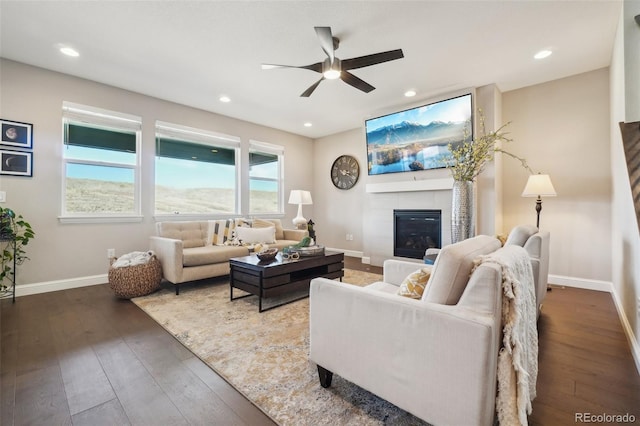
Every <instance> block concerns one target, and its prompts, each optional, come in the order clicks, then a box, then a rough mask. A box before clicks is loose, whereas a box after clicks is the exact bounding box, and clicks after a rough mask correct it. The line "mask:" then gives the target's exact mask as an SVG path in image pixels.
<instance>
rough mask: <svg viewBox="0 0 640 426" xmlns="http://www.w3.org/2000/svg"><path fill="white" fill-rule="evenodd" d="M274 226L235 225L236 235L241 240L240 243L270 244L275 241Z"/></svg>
mask: <svg viewBox="0 0 640 426" xmlns="http://www.w3.org/2000/svg"><path fill="white" fill-rule="evenodd" d="M275 235H276V228H275V226H270V227H269V228H245V227H242V226H241V227H236V237H237V238H238V240H240V241H242V244H254V243H267V244H272V243H275V242H276V238H275Z"/></svg>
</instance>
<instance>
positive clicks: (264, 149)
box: [247, 139, 284, 217]
mask: <svg viewBox="0 0 640 426" xmlns="http://www.w3.org/2000/svg"><path fill="white" fill-rule="evenodd" d="M251 153H261V154H269V155H276V156H277V157H278V172H277V177H276V178H266V177H255V178H254V177H251ZM247 177H248V182H247V199H248V204H249V209H248V210H249V215H251V216H261V217H274V216H282V215H284V147H283V146H281V145H276V144H272V143H268V142H261V141H257V140H253V139H250V140H249V173H248V174H247ZM253 180H256V181H261V182H276V184H277V185H278V195H277V197H278V208H277V211H275V212H254V211H253V209H252V206H251V182H252V181H253Z"/></svg>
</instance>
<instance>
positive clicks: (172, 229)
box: [149, 219, 308, 295]
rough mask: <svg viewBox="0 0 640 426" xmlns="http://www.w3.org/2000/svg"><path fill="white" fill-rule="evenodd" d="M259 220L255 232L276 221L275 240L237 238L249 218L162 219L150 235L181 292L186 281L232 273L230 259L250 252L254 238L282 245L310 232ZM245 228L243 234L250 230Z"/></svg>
mask: <svg viewBox="0 0 640 426" xmlns="http://www.w3.org/2000/svg"><path fill="white" fill-rule="evenodd" d="M257 222H258V221H256V223H257ZM259 222H260V226H259V228H262V229H256V231H255V235H263V234H264V231H265V229H264V228H265V227H269V226H268V225H269V224H272V225H273V228H274V229H273V234H272V235H273V238H274V240H272V241H259V240H258V241H238V239H237V238H234V235H235V233H236V229H235V227H236V226H242V227H243V228H248V227H250V225H251V224H252V221H250V220H245V219H230V220H209V221H207V220H203V221H171V222H158V223H157V224H156V231H157V235H156V236H152V237H150V242H149V243H150V248H151V250H153V251H154V252H155V254H156V256H157V257H158V259H159V260H160V262H161V264H162V274H163V277H164V279H166V280H167V281H169V282H171V283H173V284H174V285H175V288H176V295H178V294H180V284H182V283H185V282H189V281H195V280H201V279H205V278H212V277H217V276H223V275H228V274H229V270H230V269H229V259H230V258H232V257H239V256H247V255H248V254H249V252H250V247H252V244H253V243H254V242H260V243H267V244H268V245H269V247H277V248H279V249H282V248H284V247H287V246H290V245H293V244H297V243H298V242H300V240H301V239H302V238H304V237H305V236H307V235H308V232H307V231H306V230H297V229H284V228H283V227H282V223H281V221H280V219H263V220H260V221H259ZM267 222H268V223H267ZM225 226H226V227H225ZM243 231H244V234H243V235H246V234H247V232H248V231H247V230H246V229H243ZM216 237H218V238H217V240H216ZM255 238H258V239H260V238H261V237H260V236H257V237H255ZM240 244H242V245H240Z"/></svg>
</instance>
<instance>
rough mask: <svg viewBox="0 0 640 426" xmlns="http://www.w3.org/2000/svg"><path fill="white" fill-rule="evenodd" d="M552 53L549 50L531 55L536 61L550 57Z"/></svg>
mask: <svg viewBox="0 0 640 426" xmlns="http://www.w3.org/2000/svg"><path fill="white" fill-rule="evenodd" d="M552 53H553V52H552V51H550V50H541V51H539V52H538V53H536V54H535V55H533V57H534V58H536V59H544V58H546V57H547V56H550V55H551V54H552Z"/></svg>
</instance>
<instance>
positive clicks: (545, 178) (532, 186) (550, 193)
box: [522, 173, 557, 229]
mask: <svg viewBox="0 0 640 426" xmlns="http://www.w3.org/2000/svg"><path fill="white" fill-rule="evenodd" d="M556 195H557V194H556V190H555V189H554V188H553V184H552V183H551V178H549V175H541V174H540V173H538V174H537V175H531V176H529V180H528V181H527V185H526V186H525V187H524V191H522V196H523V197H538V199H537V200H536V215H537V217H536V227H537V228H538V229H540V211H541V210H542V198H541V197H555V196H556Z"/></svg>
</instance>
